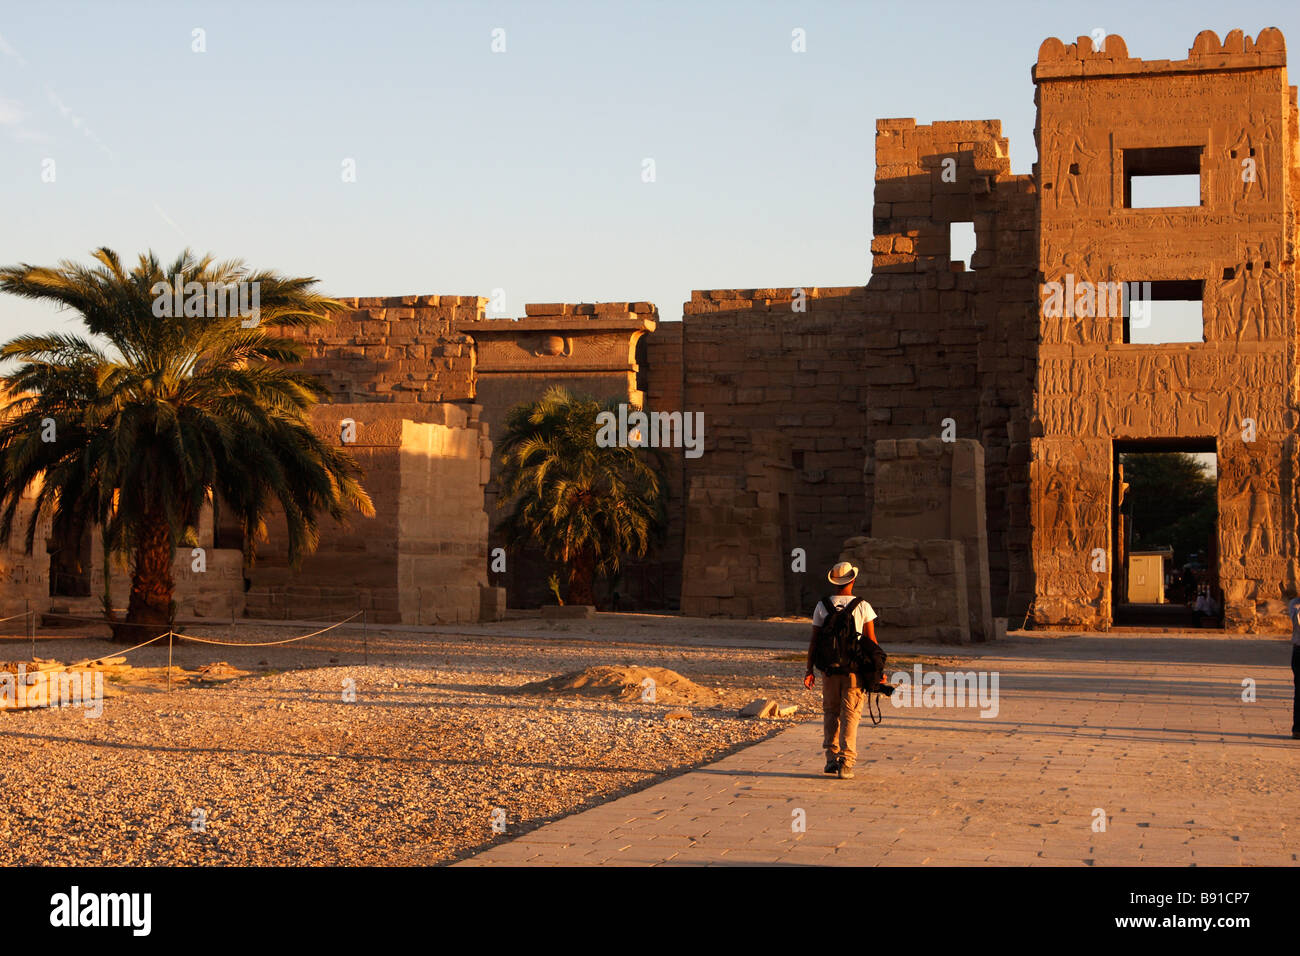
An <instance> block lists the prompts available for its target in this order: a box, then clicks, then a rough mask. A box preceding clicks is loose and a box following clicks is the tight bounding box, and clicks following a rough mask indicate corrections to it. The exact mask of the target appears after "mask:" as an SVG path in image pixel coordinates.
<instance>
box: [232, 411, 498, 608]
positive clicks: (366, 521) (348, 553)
mask: <svg viewBox="0 0 1300 956" xmlns="http://www.w3.org/2000/svg"><path fill="white" fill-rule="evenodd" d="M479 412H480V408H479V407H478V406H476V405H469V406H460V405H453V404H424V403H415V402H408V403H401V404H395V403H379V402H369V403H362V404H353V405H322V406H318V407H317V408H315V409H313V411H312V427H313V429H314V430H315V431H316V432H317V434H319V435H320V436H321V437H322V438H323V439H325V440H326V441H330V442H331V443H336V444H337V443H340V440H341V429H340V424H341V422H342V421H343V420H344V419H351V420H352V421H353V422H354V423H355V440H354V441H352V442H350V443H348V444H347V451H348V453H349V454H351V455H352V456H353V458H354V459H356V461H357V462H358V464H359V465H360V466H361V468H362V469H363V471H364V473H365V474H364V478H363V484H364V486H365V488H366V491H367V492H368V493H369V494H370V497H371V500H372V502H373V503H374V507H375V514H374V516H373V517H370V518H366V517H362V516H361V515H359V514H356V513H353V514H352V515H350V516H349V518H348V521H347V523H346V524H342V525H340V524H338V523H336V522H334V521H333V520H332V519H330V518H329V517H328V516H323V517H322V518H321V519H320V544H319V546H318V547H317V549H316V551H314V552H313V553H311V554H309V555H306V556H305V557H304V558H303V561H302V564H301V567H300V568H299V569H297V570H295V569H293V568H291V567H290V566H289V562H288V548H287V539H286V535H285V528H284V518H283V516H282V515H279V514H273V515H272V516H271V517H270V518H269V519H268V521H267V526H268V538H267V540H266V541H265V542H259V544H258V549H257V560H256V562H255V564H254V565H253V567H252V568H251V569H250V570H249V571H248V577H249V590H248V594H247V614H248V616H250V617H266V618H282V619H283V618H299V619H305V620H321V619H322V618H331V619H340V618H343V617H346V616H347V615H349V614H351V613H353V612H355V611H359V610H364V611H365V612H366V619H367V620H368V621H370V622H375V621H378V622H382V623H402V624H415V623H421V624H431V623H436V624H455V623H465V622H468V621H476V620H479V618H480V615H483V616H486V617H489V618H491V617H494V616H499V611H501V610H503V609H504V595H501V594H500V593H499V592H497V591H496V590H494V589H491V588H488V581H487V562H488V555H487V536H486V530H487V527H486V524H487V516H486V514H485V512H484V510H483V490H484V486H485V485H486V483H487V479H488V470H489V459H490V456H491V453H492V445H491V442H490V440H489V438H488V429H487V425H486V423H485V422H483V421H482V420H481V419H480V418H479ZM485 609H486V612H487V613H486V614H485V613H484V611H485Z"/></svg>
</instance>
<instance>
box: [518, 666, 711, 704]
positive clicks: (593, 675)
mask: <svg viewBox="0 0 1300 956" xmlns="http://www.w3.org/2000/svg"><path fill="white" fill-rule="evenodd" d="M647 680H651V681H654V687H653V694H654V702H655V703H657V704H669V703H671V704H714V703H716V702H717V699H718V694H717V691H715V690H710V689H709V688H707V687H701V686H700V685H699V684H696V683H693V682H692V681H689V680H687V679H686V678H685V677H683V676H682V675H681V674H679V673H677V672H676V671H670V670H668V669H667V668H664V667H603V666H602V667H587V668H584V669H583V670H580V671H571V672H570V673H568V674H561V675H559V676H558V677H551V678H548V679H547V680H541V681H536V682H535V683H532V684H524V685H523V686H522V687H519V688H516V690H515V693H518V694H570V695H577V696H581V697H614V698H617V699H618V700H642V699H645V700H647V702H648V700H649V694H648V693H647V691H648V690H649V685H648V684H646V683H645V682H646V681H647Z"/></svg>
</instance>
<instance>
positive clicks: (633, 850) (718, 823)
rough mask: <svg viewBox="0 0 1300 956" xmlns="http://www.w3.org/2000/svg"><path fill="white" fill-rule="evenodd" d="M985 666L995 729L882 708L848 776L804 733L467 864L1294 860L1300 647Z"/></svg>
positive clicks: (1052, 653)
mask: <svg viewBox="0 0 1300 956" xmlns="http://www.w3.org/2000/svg"><path fill="white" fill-rule="evenodd" d="M900 650H901V649H900ZM980 651H981V653H980V654H979V656H978V657H977V658H975V659H974V660H973V661H972V662H971V663H970V664H969V665H968V666H967V667H964V668H962V669H963V670H967V669H969V670H977V671H988V672H993V671H996V672H998V674H999V691H1000V693H999V709H998V713H997V715H996V716H990V717H986V718H982V717H981V716H980V711H979V709H977V708H958V707H944V708H933V709H926V708H895V707H893V706H891V705H890V704H889V703H888V702H885V703H884V713H885V719H884V723H882V724H881V725H880V726H878V727H873V726H872V725H871V724H870V722H869V721H867V720H866V719H865V718H864V721H863V726H862V728H861V730H860V732H859V737H858V739H859V751H860V755H861V756H860V764H859V766H858V768H857V777H856V779H854V780H844V781H842V780H838V779H833V778H829V777H825V776H823V775H822V774H821V772H820V771H821V768H822V765H823V762H824V761H823V756H822V753H821V751H820V749H819V748H820V745H821V738H820V721H809V722H807V723H803V724H800V725H798V726H796V727H794V728H792V729H790V730H788V731H785V732H784V733H782V734H780V735H778V736H776V737H774V738H772V739H770V740H767V741H764V742H763V743H760V744H756V745H754V746H752V747H748V748H746V749H745V750H743V751H740V752H738V753H736V754H733V755H732V756H730V757H727V758H726V759H723V760H720V761H718V762H717V763H714V764H711V765H709V766H706V767H702V768H700V769H698V770H695V771H692V772H689V773H686V774H682V775H680V776H678V777H675V778H673V779H671V780H668V781H665V782H664V783H661V784H657V785H655V786H653V787H649V788H647V789H645V790H642V791H640V792H639V793H635V794H632V795H630V796H627V797H623V798H620V799H617V800H613V801H611V802H609V803H607V804H604V805H602V806H599V807H596V808H594V809H592V810H588V811H586V812H583V813H578V814H574V815H573V816H570V817H566V818H565V819H563V820H559V821H557V822H555V823H552V824H549V825H547V826H544V827H542V828H540V829H538V830H535V831H533V832H531V833H528V834H525V835H524V836H522V837H520V838H518V839H515V840H512V841H509V842H505V843H502V844H499V845H497V846H495V847H492V848H491V849H489V850H487V851H485V852H483V853H481V854H479V855H477V856H475V857H473V858H471V859H469V860H466V861H463V862H462V863H461V864H460V865H502V864H504V865H518V864H529V865H532V864H550V865H554V864H577V865H587V864H600V865H638V866H645V865H654V864H673V865H701V864H721V865H728V864H730V865H736V864H848V865H876V864H886V865H913V864H918V865H919V864H947V865H999V864H1001V865H1024V864H1038V865H1101V866H1104V865H1116V864H1118V865H1132V864H1171V865H1218V864H1229V865H1231V864H1254V865H1290V866H1294V865H1296V864H1297V862H1300V792H1298V791H1297V782H1300V773H1298V771H1300V741H1296V740H1292V739H1291V736H1290V721H1291V672H1290V668H1289V660H1290V647H1289V646H1288V644H1287V642H1285V641H1282V640H1277V639H1273V640H1248V639H1241V638H1223V637H1217V638H1200V637H1199V636H1198V637H1193V638H1184V637H1163V638H1162V637H1153V638H1147V639H1134V638H1129V637H1086V636H1084V637H1075V638H1054V639H1047V640H1043V639H1038V640H1035V639H1032V638H1024V637H1022V638H1019V639H1012V640H1010V641H1008V642H1006V643H1005V644H999V645H996V646H995V647H993V648H988V649H983V648H981V649H980ZM796 676H797V675H796ZM1246 678H1251V679H1253V680H1254V681H1255V682H1256V693H1257V695H1258V700H1257V701H1256V702H1254V703H1246V702H1243V701H1242V681H1243V680H1244V679H1246ZM792 696H794V695H793V694H792ZM1099 811H1101V812H1099ZM1102 812H1104V815H1105V831H1104V832H1097V831H1096V830H1095V829H1094V825H1095V824H1094V821H1096V820H1098V819H1100V817H1101V816H1102ZM800 822H802V824H803V829H802V832H800V830H799V826H798V824H799V823H800Z"/></svg>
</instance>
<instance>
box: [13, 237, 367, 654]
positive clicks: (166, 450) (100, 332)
mask: <svg viewBox="0 0 1300 956" xmlns="http://www.w3.org/2000/svg"><path fill="white" fill-rule="evenodd" d="M94 258H95V259H96V260H97V262H98V265H96V266H93V267H86V266H82V265H79V264H77V263H73V262H68V261H64V262H61V263H60V264H59V265H58V266H57V267H55V268H45V267H37V266H31V265H25V264H24V265H17V266H10V267H7V268H3V269H0V291H2V292H9V293H12V294H14V295H18V296H22V297H24V298H28V299H39V300H45V301H50V302H55V303H58V304H59V305H60V306H62V307H65V308H69V309H72V310H74V311H76V312H77V313H79V314H80V316H81V321H82V324H83V325H84V326H85V329H86V331H87V332H88V333H89V335H88V336H86V335H76V334H70V333H69V334H57V333H51V334H46V335H20V336H18V337H17V338H15V339H12V340H10V341H9V342H7V343H6V344H5V345H3V346H0V360H12V361H16V362H18V363H19V364H18V366H17V367H16V368H15V369H13V370H12V371H10V372H9V373H8V374H6V375H4V376H3V378H2V379H0V381H3V383H4V385H5V387H6V388H7V393H8V394H7V402H6V403H5V407H4V409H3V411H2V412H0V543H7V542H8V541H9V539H10V537H11V535H12V534H13V532H14V516H15V513H16V511H17V508H18V505H19V502H20V500H21V499H22V496H23V493H24V492H25V491H26V490H27V489H28V488H32V489H37V488H39V491H38V493H37V494H36V498H35V502H34V504H35V508H34V510H33V513H32V514H31V517H30V520H29V521H28V522H27V528H26V547H27V552H28V553H29V554H30V553H31V551H32V546H33V541H34V537H35V534H36V527H37V522H38V520H39V518H40V516H41V514H42V513H43V512H46V511H52V512H53V518H54V521H55V523H56V525H62V526H65V527H72V528H85V527H87V526H88V524H89V523H92V522H93V523H97V524H99V525H100V526H101V528H102V535H103V547H104V549H105V551H106V552H109V551H111V552H112V553H114V554H119V555H122V556H124V557H129V558H130V559H131V594H130V600H129V604H128V608H127V615H126V621H125V623H123V622H118V621H116V620H114V618H113V614H112V609H111V608H106V609H105V613H106V615H107V616H108V618H109V620H110V622H111V623H113V631H114V636H115V638H117V639H118V640H143V639H147V638H148V637H153V636H155V635H157V634H159V633H163V632H165V631H166V630H167V628H168V627H169V626H170V624H171V622H172V619H173V616H174V615H173V607H174V605H173V601H172V593H173V585H174V582H173V580H172V560H173V555H174V551H175V547H176V545H177V543H178V542H181V541H188V542H191V543H192V542H193V541H194V540H195V534H196V526H197V523H198V518H199V514H200V511H201V510H202V508H203V506H204V504H205V503H206V502H208V501H210V500H212V499H213V497H214V496H219V497H220V500H221V502H222V505H223V507H224V508H228V509H229V511H230V514H231V515H232V516H235V517H237V518H238V520H239V521H240V523H241V524H242V526H243V528H244V548H245V556H246V559H247V560H248V561H250V562H251V561H252V560H253V557H254V551H255V542H256V541H257V540H258V539H260V538H265V536H266V525H265V519H266V518H267V516H268V515H269V513H270V511H271V509H272V507H273V506H274V505H275V504H278V505H279V510H280V511H282V512H283V516H284V519H285V525H286V528H287V544H288V551H289V559H290V561H291V562H292V563H294V564H297V563H298V562H299V561H300V560H301V557H302V555H303V554H304V553H305V552H308V551H310V550H312V549H314V548H315V546H316V544H317V542H318V523H317V516H318V514H320V513H321V512H324V513H326V514H328V515H330V517H332V518H334V519H335V520H337V521H342V520H344V518H345V517H346V516H347V514H348V513H349V512H350V511H351V510H353V509H356V510H358V511H360V512H361V513H362V514H366V515H370V514H373V513H374V509H373V507H372V505H371V503H370V498H369V496H368V495H367V494H366V492H365V490H364V489H363V488H362V487H361V484H360V482H359V480H358V475H359V470H358V468H357V465H356V463H355V461H353V459H352V458H351V457H350V456H348V455H347V454H345V453H344V452H342V451H341V450H340V449H338V448H335V447H331V446H329V445H327V444H326V443H325V442H324V441H323V440H322V439H321V438H320V437H318V436H317V435H316V434H315V433H314V432H313V431H312V428H311V422H310V417H309V412H310V409H311V408H312V407H313V406H314V405H315V404H317V403H318V402H319V401H321V400H322V399H323V398H324V397H325V395H326V392H325V389H324V388H323V386H321V385H320V384H319V383H318V382H316V381H315V379H313V378H311V377H310V376H309V375H307V374H305V373H303V372H301V371H295V370H292V369H290V368H287V367H286V366H289V365H292V364H294V363H298V362H301V361H302V350H301V346H299V345H298V344H297V343H295V342H294V341H293V340H292V339H288V338H285V337H282V336H280V335H277V334H276V330H278V329H283V328H287V327H292V326H298V327H304V326H309V325H312V324H314V323H317V322H320V321H321V320H322V319H325V318H327V316H328V314H329V313H332V312H335V311H338V310H339V309H341V308H343V305H342V303H339V302H337V301H336V300H333V299H328V298H325V297H323V296H320V295H318V294H316V293H314V292H312V291H311V288H312V287H313V286H314V285H315V284H316V280H314V279H309V278H291V277H285V276H281V275H279V274H277V273H274V272H266V271H263V272H251V271H249V270H248V269H247V268H246V267H245V266H244V265H243V263H242V262H238V261H232V262H222V263H216V262H214V261H213V260H212V259H211V257H203V258H195V257H194V256H193V255H192V254H191V253H190V252H189V251H188V250H187V251H185V252H183V253H182V254H181V255H180V256H179V257H178V258H177V259H176V261H175V262H174V263H172V264H171V265H170V266H167V267H166V268H164V267H163V265H162V264H161V263H160V262H159V260H158V259H157V258H156V257H155V256H154V255H153V254H152V253H149V254H147V255H142V256H141V257H140V259H139V262H138V264H137V265H136V266H135V268H134V269H132V270H131V271H130V272H127V271H126V270H125V269H124V268H123V266H122V263H121V261H120V259H119V258H118V256H117V254H116V253H115V252H113V251H112V250H110V249H106V248H104V249H99V250H97V251H96V252H95V253H94ZM240 284H243V285H242V288H245V289H247V288H249V287H250V286H251V288H252V289H253V290H255V291H256V295H255V296H247V297H246V300H247V299H253V300H254V301H256V302H257V306H256V314H255V317H254V318H253V319H252V320H251V321H250V318H249V314H248V313H238V312H237V313H236V314H233V315H232V314H228V313H230V312H231V311H232V310H231V309H229V308H227V307H226V306H227V305H228V303H229V302H230V301H233V300H234V299H235V297H234V296H232V295H229V292H230V291H231V290H234V289H235V288H237V287H240ZM166 287H171V289H175V290H177V291H183V292H184V296H183V302H182V301H179V300H178V301H170V300H167V301H164V299H163V296H164V291H163V290H164V289H165V288H166ZM169 291H170V290H169ZM218 300H220V301H218ZM160 303H162V307H161V308H160ZM160 313H161V314H160ZM105 571H106V572H107V568H105Z"/></svg>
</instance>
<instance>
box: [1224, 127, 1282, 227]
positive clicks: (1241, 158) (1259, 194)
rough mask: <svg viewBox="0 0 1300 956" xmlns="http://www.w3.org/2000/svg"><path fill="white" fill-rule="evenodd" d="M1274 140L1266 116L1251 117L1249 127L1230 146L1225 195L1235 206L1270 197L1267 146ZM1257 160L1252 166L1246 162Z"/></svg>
mask: <svg viewBox="0 0 1300 956" xmlns="http://www.w3.org/2000/svg"><path fill="white" fill-rule="evenodd" d="M1272 140H1273V134H1272V131H1271V130H1270V129H1269V128H1268V123H1267V122H1266V121H1265V119H1264V116H1263V114H1256V113H1252V114H1250V118H1249V120H1248V125H1247V126H1246V127H1244V128H1243V129H1242V130H1241V132H1240V133H1239V134H1238V135H1237V138H1236V139H1235V140H1234V141H1233V142H1232V143H1231V144H1230V145H1229V146H1228V169H1229V175H1228V182H1227V184H1226V190H1225V191H1226V192H1227V193H1228V196H1229V199H1230V201H1231V202H1232V204H1233V206H1234V207H1235V206H1236V205H1237V204H1238V203H1242V202H1247V201H1258V202H1262V201H1264V200H1265V199H1267V198H1268V180H1267V177H1268V164H1267V163H1266V162H1265V158H1266V157H1267V155H1268V152H1269V150H1268V146H1269V144H1270V143H1271V142H1272ZM1247 160H1254V162H1253V163H1248V162H1246V161H1247Z"/></svg>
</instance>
